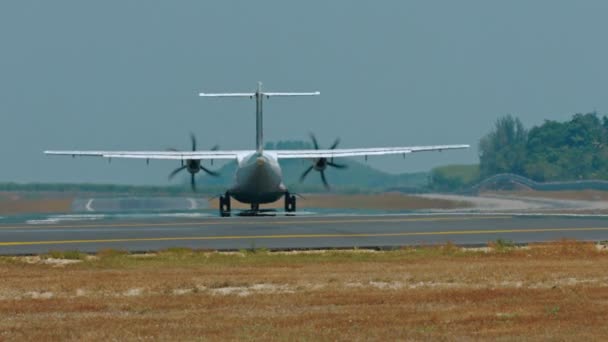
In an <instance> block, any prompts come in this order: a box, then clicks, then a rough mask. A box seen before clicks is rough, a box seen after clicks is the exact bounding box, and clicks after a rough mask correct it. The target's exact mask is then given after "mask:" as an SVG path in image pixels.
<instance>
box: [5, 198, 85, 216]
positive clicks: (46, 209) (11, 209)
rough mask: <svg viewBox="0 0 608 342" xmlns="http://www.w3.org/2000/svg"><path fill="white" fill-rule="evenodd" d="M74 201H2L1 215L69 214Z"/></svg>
mask: <svg viewBox="0 0 608 342" xmlns="http://www.w3.org/2000/svg"><path fill="white" fill-rule="evenodd" d="M72 201H73V199H71V198H52V199H51V198H49V199H0V214H4V215H7V214H27V213H67V212H69V211H70V210H71V208H72Z"/></svg>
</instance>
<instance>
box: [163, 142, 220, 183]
mask: <svg viewBox="0 0 608 342" xmlns="http://www.w3.org/2000/svg"><path fill="white" fill-rule="evenodd" d="M190 142H191V144H192V151H193V152H194V151H196V137H195V136H194V134H192V133H190ZM218 149H219V146H217V145H215V146H213V147H212V148H211V151H216V150H218ZM168 150H170V151H177V150H176V149H174V148H170V149H168ZM183 170H187V171H188V172H189V173H190V186H191V187H192V191H196V178H195V177H194V175H195V174H197V173H198V172H199V171H201V170H202V171H204V172H205V173H206V174H208V175H209V176H213V177H218V176H219V175H220V174H219V173H218V172H215V171H212V170H209V169H207V168H206V167H204V166H203V165H201V160H200V159H186V160H185V162H184V160H183V159H182V165H181V166H180V167H178V168H177V169H175V170H173V171H172V172H171V173H170V174H169V180H171V179H172V178H173V177H175V175H177V174H178V173H180V172H181V171H183Z"/></svg>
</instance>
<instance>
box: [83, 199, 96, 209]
mask: <svg viewBox="0 0 608 342" xmlns="http://www.w3.org/2000/svg"><path fill="white" fill-rule="evenodd" d="M94 200H95V199H94V198H91V199H89V200H88V201H87V204H86V205H85V206H84V207H85V209H86V210H87V211H95V209H93V207H91V204H93V201H94Z"/></svg>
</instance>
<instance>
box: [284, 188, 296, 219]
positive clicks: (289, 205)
mask: <svg viewBox="0 0 608 342" xmlns="http://www.w3.org/2000/svg"><path fill="white" fill-rule="evenodd" d="M295 211H296V196H294V195H291V194H289V192H286V193H285V212H286V213H294V212H295ZM288 215H289V214H288ZM292 215H293V214H292Z"/></svg>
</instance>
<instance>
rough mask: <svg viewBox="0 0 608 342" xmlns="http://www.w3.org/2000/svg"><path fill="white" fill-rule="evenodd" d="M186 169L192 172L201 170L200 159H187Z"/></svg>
mask: <svg viewBox="0 0 608 342" xmlns="http://www.w3.org/2000/svg"><path fill="white" fill-rule="evenodd" d="M186 169H187V170H188V172H190V173H191V174H195V173H198V172H199V171H200V170H201V161H200V160H198V159H188V160H186Z"/></svg>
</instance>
